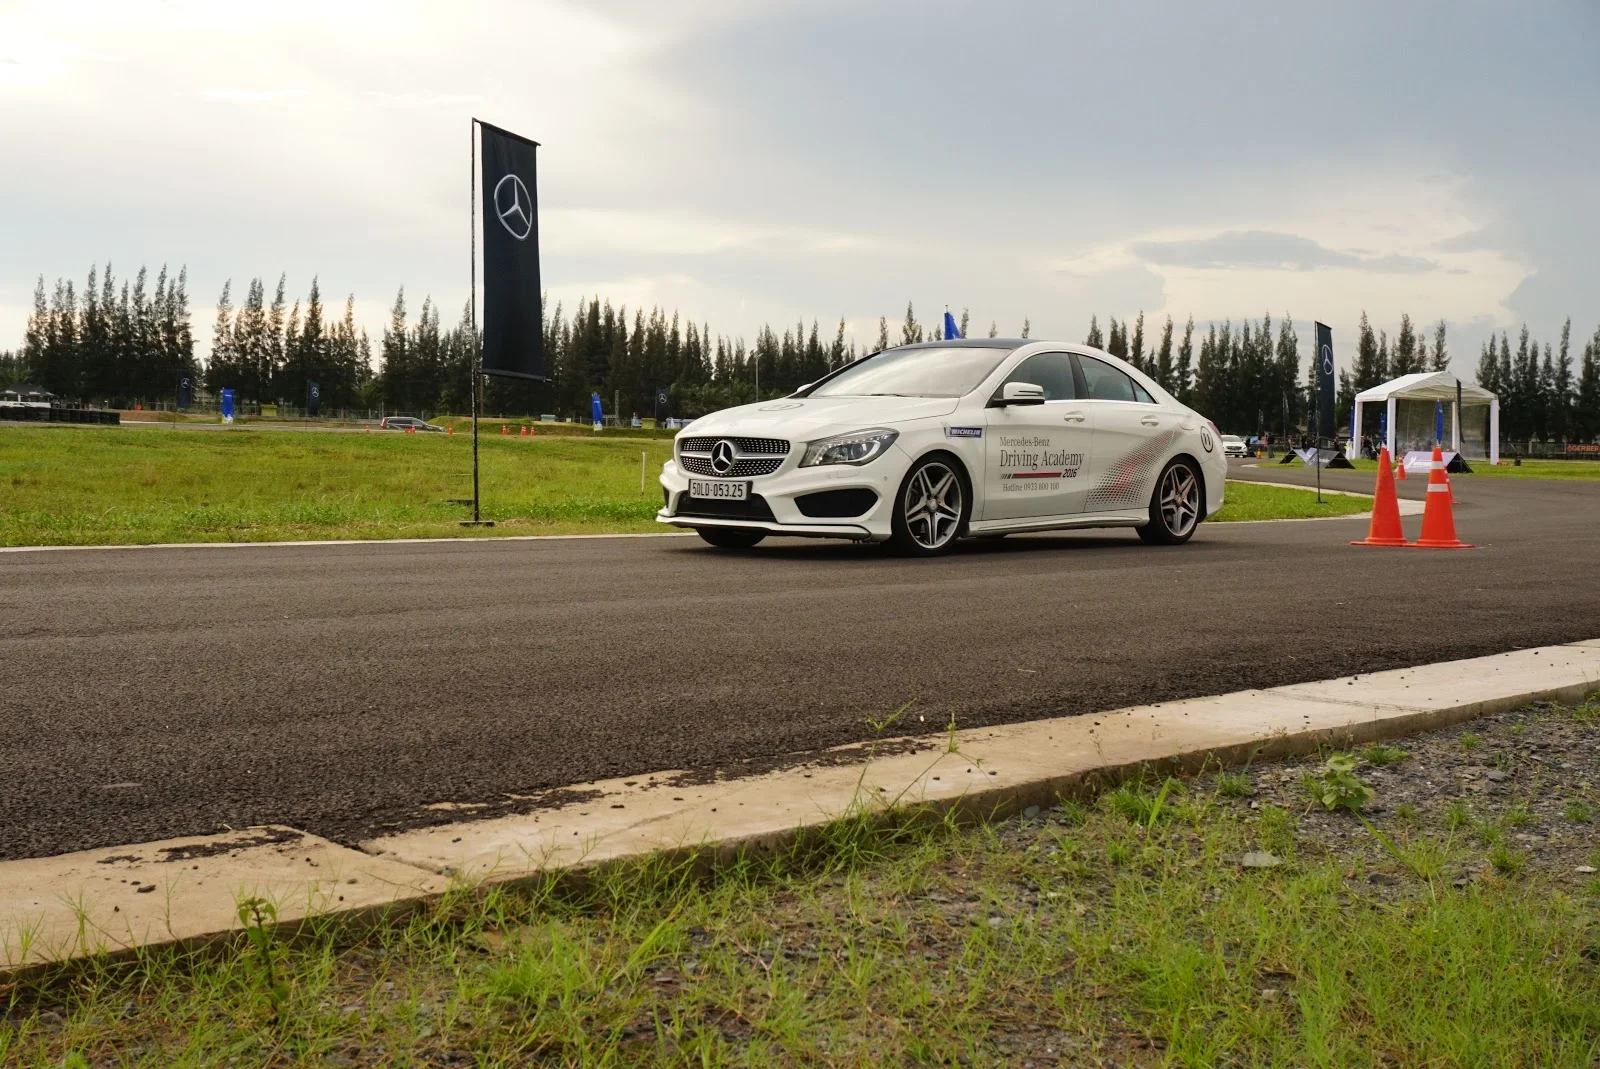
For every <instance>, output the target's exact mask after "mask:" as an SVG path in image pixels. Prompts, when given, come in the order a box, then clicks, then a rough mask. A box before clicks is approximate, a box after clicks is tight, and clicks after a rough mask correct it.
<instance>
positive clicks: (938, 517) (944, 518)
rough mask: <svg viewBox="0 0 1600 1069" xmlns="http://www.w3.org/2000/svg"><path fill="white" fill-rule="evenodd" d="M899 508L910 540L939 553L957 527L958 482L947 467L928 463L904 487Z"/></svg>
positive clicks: (958, 509) (958, 511) (938, 463)
mask: <svg viewBox="0 0 1600 1069" xmlns="http://www.w3.org/2000/svg"><path fill="white" fill-rule="evenodd" d="M902 505H903V511H904V514H905V518H906V533H907V534H909V535H910V536H911V540H912V541H913V542H915V543H916V544H917V545H918V546H920V547H921V548H922V549H925V550H936V549H943V548H944V547H945V545H947V544H948V543H949V542H950V540H951V539H953V538H954V537H955V536H956V531H957V530H958V529H959V528H960V527H961V512H962V505H963V501H962V498H961V479H960V477H959V476H957V475H956V473H955V472H954V471H952V470H951V469H950V468H949V467H948V466H947V465H945V464H942V463H940V462H939V461H937V460H933V461H929V462H928V463H926V464H924V465H923V466H922V467H920V468H918V469H917V472H916V474H915V475H913V476H912V477H911V480H910V482H908V483H907V484H906V491H905V499H904V501H903V503H902Z"/></svg>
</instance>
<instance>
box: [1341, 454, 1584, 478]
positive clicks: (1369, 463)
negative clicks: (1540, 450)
mask: <svg viewBox="0 0 1600 1069" xmlns="http://www.w3.org/2000/svg"><path fill="white" fill-rule="evenodd" d="M1501 461H1502V463H1501V464H1500V465H1499V466H1498V467H1496V466H1494V465H1492V464H1490V463H1489V462H1488V461H1487V460H1469V461H1467V464H1468V465H1469V466H1470V467H1471V468H1472V474H1471V475H1452V476H1451V478H1453V479H1470V478H1472V477H1473V476H1475V475H1486V476H1489V477H1491V478H1500V479H1600V460H1536V459H1528V460H1524V461H1523V462H1522V465H1521V466H1520V467H1518V466H1517V465H1515V464H1512V463H1511V456H1510V454H1509V453H1507V454H1502V456H1501ZM1351 464H1352V465H1353V466H1354V467H1355V469H1356V470H1357V471H1377V470H1378V464H1377V462H1376V461H1373V460H1354V461H1351ZM1410 477H1411V478H1413V479H1416V478H1419V477H1420V478H1424V479H1426V478H1427V473H1426V472H1424V473H1422V475H1421V476H1418V475H1412V476H1410Z"/></svg>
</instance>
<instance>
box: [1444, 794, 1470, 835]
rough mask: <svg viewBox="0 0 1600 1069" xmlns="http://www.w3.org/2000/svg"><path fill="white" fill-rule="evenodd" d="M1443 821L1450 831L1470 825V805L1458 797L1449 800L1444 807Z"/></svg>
mask: <svg viewBox="0 0 1600 1069" xmlns="http://www.w3.org/2000/svg"><path fill="white" fill-rule="evenodd" d="M1444 822H1445V826H1446V827H1448V828H1449V829H1450V830H1451V831H1456V830H1457V829H1459V828H1470V827H1472V824H1473V819H1472V807H1471V806H1469V805H1467V803H1465V802H1463V801H1461V800H1460V799H1457V800H1456V801H1454V802H1451V803H1450V804H1449V805H1448V806H1446V807H1445V811H1444Z"/></svg>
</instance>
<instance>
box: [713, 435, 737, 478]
mask: <svg viewBox="0 0 1600 1069" xmlns="http://www.w3.org/2000/svg"><path fill="white" fill-rule="evenodd" d="M733 461H734V454H733V443H732V442H730V441H728V440H727V439H726V438H724V439H723V440H722V441H720V442H718V443H717V444H716V445H714V446H712V447H711V470H712V471H714V472H716V473H717V474H718V475H726V474H728V472H730V471H732V470H733Z"/></svg>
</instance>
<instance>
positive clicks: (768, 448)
mask: <svg viewBox="0 0 1600 1069" xmlns="http://www.w3.org/2000/svg"><path fill="white" fill-rule="evenodd" d="M720 441H724V439H722V438H682V439H679V441H678V452H680V453H704V454H706V455H707V456H709V455H710V454H711V447H712V446H714V445H716V444H717V443H718V442H720ZM726 441H730V442H732V443H733V448H735V449H736V450H738V451H739V454H740V455H741V456H777V457H785V456H788V455H789V443H788V442H787V441H785V440H784V439H782V438H728V439H726Z"/></svg>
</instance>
